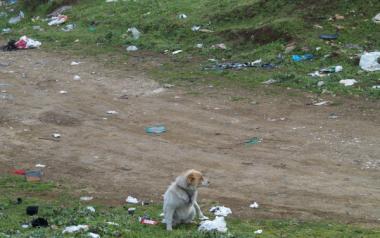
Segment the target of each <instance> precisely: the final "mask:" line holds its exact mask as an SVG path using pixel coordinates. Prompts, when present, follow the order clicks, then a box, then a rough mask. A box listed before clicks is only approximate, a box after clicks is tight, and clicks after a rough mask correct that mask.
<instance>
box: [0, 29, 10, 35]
mask: <svg viewBox="0 0 380 238" xmlns="http://www.w3.org/2000/svg"><path fill="white" fill-rule="evenodd" d="M11 32H12V29H11V28H3V29H2V33H4V34H7V33H11Z"/></svg>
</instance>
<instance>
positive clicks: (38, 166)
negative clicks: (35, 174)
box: [36, 164, 46, 168]
mask: <svg viewBox="0 0 380 238" xmlns="http://www.w3.org/2000/svg"><path fill="white" fill-rule="evenodd" d="M36 167H37V168H45V167H46V165H44V164H36Z"/></svg>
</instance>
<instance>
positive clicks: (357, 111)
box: [0, 50, 380, 225]
mask: <svg viewBox="0 0 380 238" xmlns="http://www.w3.org/2000/svg"><path fill="white" fill-rule="evenodd" d="M72 60H75V61H80V62H82V63H81V64H80V65H77V66H70V62H71V61H72ZM0 63H1V65H2V66H1V67H0V85H2V86H1V88H0V89H1V91H2V93H3V94H7V95H8V96H9V97H6V98H5V97H4V98H3V97H2V98H1V99H0V133H1V137H0V147H1V150H0V167H2V170H1V171H4V168H7V169H11V168H13V167H15V166H21V167H25V168H30V167H34V165H35V164H37V163H41V164H46V165H47V168H46V169H45V171H46V175H45V177H44V179H46V180H54V181H58V182H64V183H66V184H71V185H72V187H73V188H74V189H75V191H77V193H78V194H81V195H82V194H83V195H88V194H90V195H92V196H95V197H97V198H99V199H100V200H102V201H104V202H108V203H115V202H116V203H123V200H124V199H125V197H126V196H127V195H132V196H135V197H139V198H144V199H153V200H154V201H157V202H160V201H161V200H162V197H161V196H162V194H163V193H164V191H165V189H166V187H167V186H168V185H169V183H170V182H171V180H172V179H173V178H174V177H175V176H176V175H177V174H179V173H180V172H182V171H183V170H186V169H189V168H194V169H198V170H201V171H203V172H205V173H206V175H207V177H209V178H210V181H211V186H210V187H209V188H205V189H202V190H201V191H200V198H201V204H202V205H203V206H204V208H206V207H208V205H209V204H210V203H212V202H214V201H216V202H218V203H221V204H223V205H225V206H228V207H231V208H232V209H233V212H234V214H235V215H236V216H242V217H249V218H266V217H269V218H299V219H307V220H310V219H334V220H338V221H343V222H355V223H367V224H377V225H379V224H380V220H379V219H380V206H379V204H380V186H379V181H380V173H379V171H380V159H379V154H380V149H379V146H378V145H379V144H380V130H379V128H380V127H379V126H380V123H379V122H380V112H379V109H380V105H379V103H378V102H369V101H364V100H350V99H344V98H330V99H329V100H332V101H335V102H339V103H337V104H335V105H330V106H320V107H318V106H310V105H306V104H307V103H310V102H311V101H312V99H313V97H315V96H313V95H308V94H300V95H299V96H287V93H286V89H281V90H282V91H283V92H284V93H283V94H281V95H274V94H271V93H266V92H271V91H270V89H265V88H262V89H259V90H257V91H256V92H247V91H244V90H228V89H220V88H213V87H208V86H207V85H204V86H197V87H193V88H191V89H187V88H176V87H174V88H170V89H166V90H165V91H163V92H160V91H161V90H157V89H158V88H160V86H159V85H158V84H157V83H156V82H155V81H153V80H152V79H150V78H149V77H148V76H147V75H146V74H145V73H144V72H139V71H136V70H134V69H133V68H134V67H131V66H129V65H128V64H127V65H122V66H120V67H119V68H118V69H111V68H109V67H105V66H104V65H103V64H101V63H99V62H96V61H95V60H93V59H90V58H82V59H78V58H75V59H73V58H71V57H69V56H65V55H55V54H49V53H44V52H41V51H38V50H35V51H32V50H31V51H18V52H10V53H2V54H1V55H0ZM8 64H9V65H8ZM74 75H80V77H81V80H78V81H75V80H73V76H74ZM62 90H65V91H67V93H66V94H61V93H60V91H62ZM277 90H278V89H277ZM189 91H193V92H194V91H196V92H199V93H198V94H196V95H195V94H192V93H189ZM123 95H128V99H126V97H124V98H123V97H121V96H123ZM236 96H239V97H242V98H246V100H238V101H236V100H231V98H232V97H236ZM326 99H328V98H326ZM252 101H256V102H258V103H257V104H254V103H251V102H252ZM110 110H113V111H116V112H117V114H107V111H110ZM331 113H335V114H336V115H338V118H335V119H332V118H331V117H330V118H329V115H330V114H331ZM155 124H164V125H165V126H166V127H167V129H168V131H167V132H166V133H164V134H162V135H160V136H152V135H148V134H146V133H145V130H144V128H145V127H146V126H150V125H155ZM52 133H60V134H61V138H60V140H59V141H50V140H41V139H40V138H46V137H50V136H51V134H52ZM252 137H258V138H262V142H261V143H259V144H249V145H248V144H245V143H244V141H246V140H247V139H250V138H252ZM253 201H257V202H258V203H259V204H260V208H259V209H255V210H253V209H250V208H249V204H250V203H252V202H253Z"/></svg>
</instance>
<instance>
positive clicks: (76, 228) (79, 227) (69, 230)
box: [62, 225, 88, 234]
mask: <svg viewBox="0 0 380 238" xmlns="http://www.w3.org/2000/svg"><path fill="white" fill-rule="evenodd" d="M80 230H84V231H87V230H88V225H77V226H68V227H66V228H65V229H64V230H63V231H62V234H65V233H74V232H77V231H80Z"/></svg>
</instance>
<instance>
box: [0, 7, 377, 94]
mask: <svg viewBox="0 0 380 238" xmlns="http://www.w3.org/2000/svg"><path fill="white" fill-rule="evenodd" d="M51 2H52V3H50V4H45V5H42V6H39V7H37V9H36V10H35V11H33V12H27V17H26V19H25V20H23V21H22V22H21V23H19V24H17V25H16V26H10V25H8V24H7V23H6V20H7V19H8V18H2V19H0V28H4V27H12V28H13V30H14V31H13V33H12V34H9V35H4V36H3V37H4V38H16V37H18V36H20V35H23V34H27V35H29V36H30V37H33V38H36V39H38V40H41V41H42V42H43V48H45V49H56V50H58V51H62V50H64V51H67V50H68V51H71V52H75V53H78V54H86V55H98V56H99V57H110V56H111V55H112V56H115V55H116V56H121V57H120V59H121V60H123V61H124V60H126V59H125V58H124V56H126V57H127V56H128V53H127V52H126V51H125V48H126V46H128V45H136V46H138V47H139V48H140V50H141V51H155V52H159V53H163V52H164V51H165V50H168V51H169V52H171V51H174V50H178V49H182V50H183V51H184V52H183V53H181V54H178V55H176V56H172V55H171V54H169V55H168V57H169V58H170V60H169V61H167V63H165V64H164V65H163V66H161V67H158V68H153V69H151V73H152V75H153V76H155V77H156V78H157V79H160V80H162V81H171V82H179V84H181V83H183V82H184V83H194V82H202V81H207V80H208V79H210V78H211V79H217V80H218V81H219V83H218V84H221V85H223V86H228V85H237V86H241V87H245V88H248V89H254V88H257V87H258V86H259V85H260V84H261V82H263V81H265V80H268V79H270V78H275V79H280V82H279V83H278V85H280V86H283V87H292V88H299V89H302V90H304V91H308V92H314V93H317V94H340V95H361V96H364V97H369V98H374V99H378V98H380V90H378V89H372V86H374V85H378V84H380V72H372V73H368V72H363V71H361V70H360V68H359V66H358V63H357V59H355V58H357V56H356V55H357V54H359V53H360V52H361V50H358V49H350V48H348V47H346V45H347V44H358V45H359V46H360V47H361V48H362V49H363V50H367V51H374V50H380V31H379V28H380V26H379V25H376V24H374V23H373V22H372V21H371V18H372V17H373V16H374V15H375V14H377V12H378V11H379V9H378V8H377V7H376V6H377V4H378V1H377V0H369V1H361V0H351V1H348V0H339V1H338V0H332V1H327V0H322V1H318V2H315V1H310V0H304V1H301V0H292V1H285V0H278V1H262V0H233V1H231V0H184V1H170V0H160V1H158V0H139V1H132V0H127V1H119V2H117V3H106V2H105V0H82V1H79V3H78V4H77V5H75V6H74V9H73V10H72V11H71V12H68V13H67V14H68V16H69V18H70V20H69V23H75V24H76V25H77V28H76V29H75V30H74V31H72V32H62V31H61V30H60V29H61V27H57V26H47V24H46V22H44V21H42V20H37V21H35V22H32V21H31V20H30V18H31V17H32V16H40V19H43V18H44V16H45V15H46V13H47V12H49V11H50V10H52V9H53V8H54V7H56V6H57V3H56V2H62V1H51ZM180 13H185V14H186V15H187V16H188V18H187V19H178V17H177V16H178V15H179V14H180ZM335 14H340V15H344V16H345V19H343V20H338V21H331V20H328V19H329V18H330V17H332V16H334V15H335ZM10 15H15V13H13V14H10ZM93 22H95V23H96V27H95V31H90V30H89V27H90V25H91V23H93ZM33 25H39V26H41V27H42V28H43V29H44V31H37V30H33V29H32V26H33ZM193 25H200V26H202V27H203V28H206V29H210V30H213V31H214V32H212V33H202V32H193V31H192V30H191V27H192V26H193ZM314 25H320V26H322V27H323V29H318V28H315V27H314ZM336 25H340V26H343V27H344V29H342V30H341V34H340V37H339V39H338V40H337V41H335V42H333V43H332V44H326V42H324V41H322V40H320V39H318V35H319V34H321V33H334V32H335V29H336ZM130 27H137V28H138V29H139V30H140V31H141V32H142V35H141V38H140V39H138V40H135V39H133V38H132V36H131V35H130V34H128V33H127V29H128V28H130ZM263 29H267V30H268V29H269V31H270V32H268V31H264V33H265V34H261V33H260V32H263ZM77 39H78V40H79V42H77V43H74V41H75V40H77ZM289 41H294V42H296V43H297V47H296V49H295V50H294V51H292V52H290V53H287V54H286V53H284V49H285V46H286V44H287V43H288V42H289ZM222 42H223V43H225V44H226V45H227V47H228V49H227V50H220V49H211V45H213V44H217V43H222ZM197 43H203V44H204V48H203V49H197V48H196V47H195V45H196V44H197ZM304 47H307V48H308V50H305V49H303V48H304ZM317 47H321V50H320V51H316V50H315V49H316V48H317ZM280 53H282V54H283V56H284V61H283V62H282V63H281V64H280V65H279V67H278V68H276V69H272V70H265V69H256V68H255V69H246V70H224V71H222V72H221V71H217V70H212V69H209V70H204V68H205V67H206V66H208V65H210V64H212V63H210V62H208V61H207V59H209V58H215V59H217V60H219V61H220V62H222V61H223V60H222V59H224V60H225V61H228V62H231V61H232V62H245V61H254V60H256V59H259V58H261V59H263V60H264V61H265V62H273V61H274V59H275V58H276V57H277V55H278V54H280ZM303 53H313V54H315V56H316V58H315V59H314V60H313V61H306V62H299V63H294V62H292V61H291V59H290V57H291V55H292V54H303ZM115 64H118V62H115ZM332 65H342V66H343V67H344V71H343V72H341V73H338V74H334V75H331V76H329V77H326V78H323V79H320V78H311V77H309V76H307V74H308V73H310V72H313V71H315V70H318V69H320V68H323V67H328V66H332ZM347 78H354V79H357V80H358V81H359V83H358V84H356V85H355V86H353V87H345V86H343V85H341V84H339V80H341V79H347ZM320 80H323V81H324V82H325V85H324V86H323V87H318V86H317V83H318V81H320Z"/></svg>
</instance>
